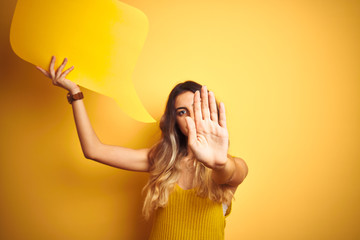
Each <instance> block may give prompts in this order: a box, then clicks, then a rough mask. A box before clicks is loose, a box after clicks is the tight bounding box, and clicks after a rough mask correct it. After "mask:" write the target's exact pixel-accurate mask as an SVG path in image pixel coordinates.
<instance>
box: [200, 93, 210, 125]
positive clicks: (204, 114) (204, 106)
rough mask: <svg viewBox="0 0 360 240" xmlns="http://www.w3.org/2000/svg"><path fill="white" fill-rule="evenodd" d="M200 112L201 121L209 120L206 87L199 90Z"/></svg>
mask: <svg viewBox="0 0 360 240" xmlns="http://www.w3.org/2000/svg"><path fill="white" fill-rule="evenodd" d="M201 112H202V117H203V119H210V111H209V98H208V91H207V87H206V86H203V87H202V88H201Z"/></svg>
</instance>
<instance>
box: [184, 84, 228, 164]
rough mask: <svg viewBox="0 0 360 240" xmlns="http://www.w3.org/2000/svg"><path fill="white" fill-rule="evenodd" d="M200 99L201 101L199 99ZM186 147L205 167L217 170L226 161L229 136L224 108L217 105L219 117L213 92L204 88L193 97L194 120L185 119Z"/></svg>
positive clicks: (222, 105)
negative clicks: (187, 132)
mask: <svg viewBox="0 0 360 240" xmlns="http://www.w3.org/2000/svg"><path fill="white" fill-rule="evenodd" d="M200 98H201V99H200ZM186 123H187V127H188V131H189V134H188V146H189V147H190V149H191V150H192V152H193V154H194V155H195V158H196V159H197V160H198V161H200V162H202V163H203V164H204V165H205V166H207V167H209V168H212V169H218V168H222V167H223V166H224V165H225V163H226V161H227V151H228V145H229V134H228V131H227V128H226V116H225V106H224V104H223V103H220V105H219V117H218V111H217V107H216V100H215V96H214V93H213V92H209V94H208V91H207V89H206V87H205V86H203V87H202V88H201V96H200V93H199V91H196V92H195V95H194V119H192V118H191V117H186Z"/></svg>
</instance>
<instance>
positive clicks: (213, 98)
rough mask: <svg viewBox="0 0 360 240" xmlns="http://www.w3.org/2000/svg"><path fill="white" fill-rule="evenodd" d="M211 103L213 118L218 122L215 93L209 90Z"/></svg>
mask: <svg viewBox="0 0 360 240" xmlns="http://www.w3.org/2000/svg"><path fill="white" fill-rule="evenodd" d="M209 104H210V117H211V120H212V121H214V122H218V111H217V107H216V100H215V95H214V93H213V92H209Z"/></svg>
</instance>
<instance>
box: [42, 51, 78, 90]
mask: <svg viewBox="0 0 360 240" xmlns="http://www.w3.org/2000/svg"><path fill="white" fill-rule="evenodd" d="M55 61H56V58H55V56H52V58H51V62H50V66H49V71H46V70H45V69H43V68H41V67H39V66H36V68H37V69H38V70H39V71H40V72H42V73H43V74H44V75H45V76H47V77H48V78H50V79H51V80H52V83H53V84H54V85H55V86H59V87H62V88H64V89H66V90H68V91H69V92H71V93H75V92H77V91H78V89H79V86H78V85H76V84H75V83H74V82H72V81H70V80H69V79H66V78H65V77H66V76H67V75H68V74H69V73H70V72H71V71H72V70H73V69H74V66H72V67H70V68H68V69H66V70H65V71H64V72H63V70H64V68H65V65H66V63H67V61H68V60H67V58H65V59H64V61H63V62H62V64H61V65H60V66H59V68H58V69H57V70H55V68H54V66H55Z"/></svg>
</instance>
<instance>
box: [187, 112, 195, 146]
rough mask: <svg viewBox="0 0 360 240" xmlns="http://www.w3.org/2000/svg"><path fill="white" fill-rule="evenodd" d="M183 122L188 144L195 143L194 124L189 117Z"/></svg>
mask: <svg viewBox="0 0 360 240" xmlns="http://www.w3.org/2000/svg"><path fill="white" fill-rule="evenodd" d="M185 121H186V125H187V129H188V144H189V145H191V144H193V143H194V142H195V141H196V128H195V122H194V119H192V118H191V117H186V118H185Z"/></svg>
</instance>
